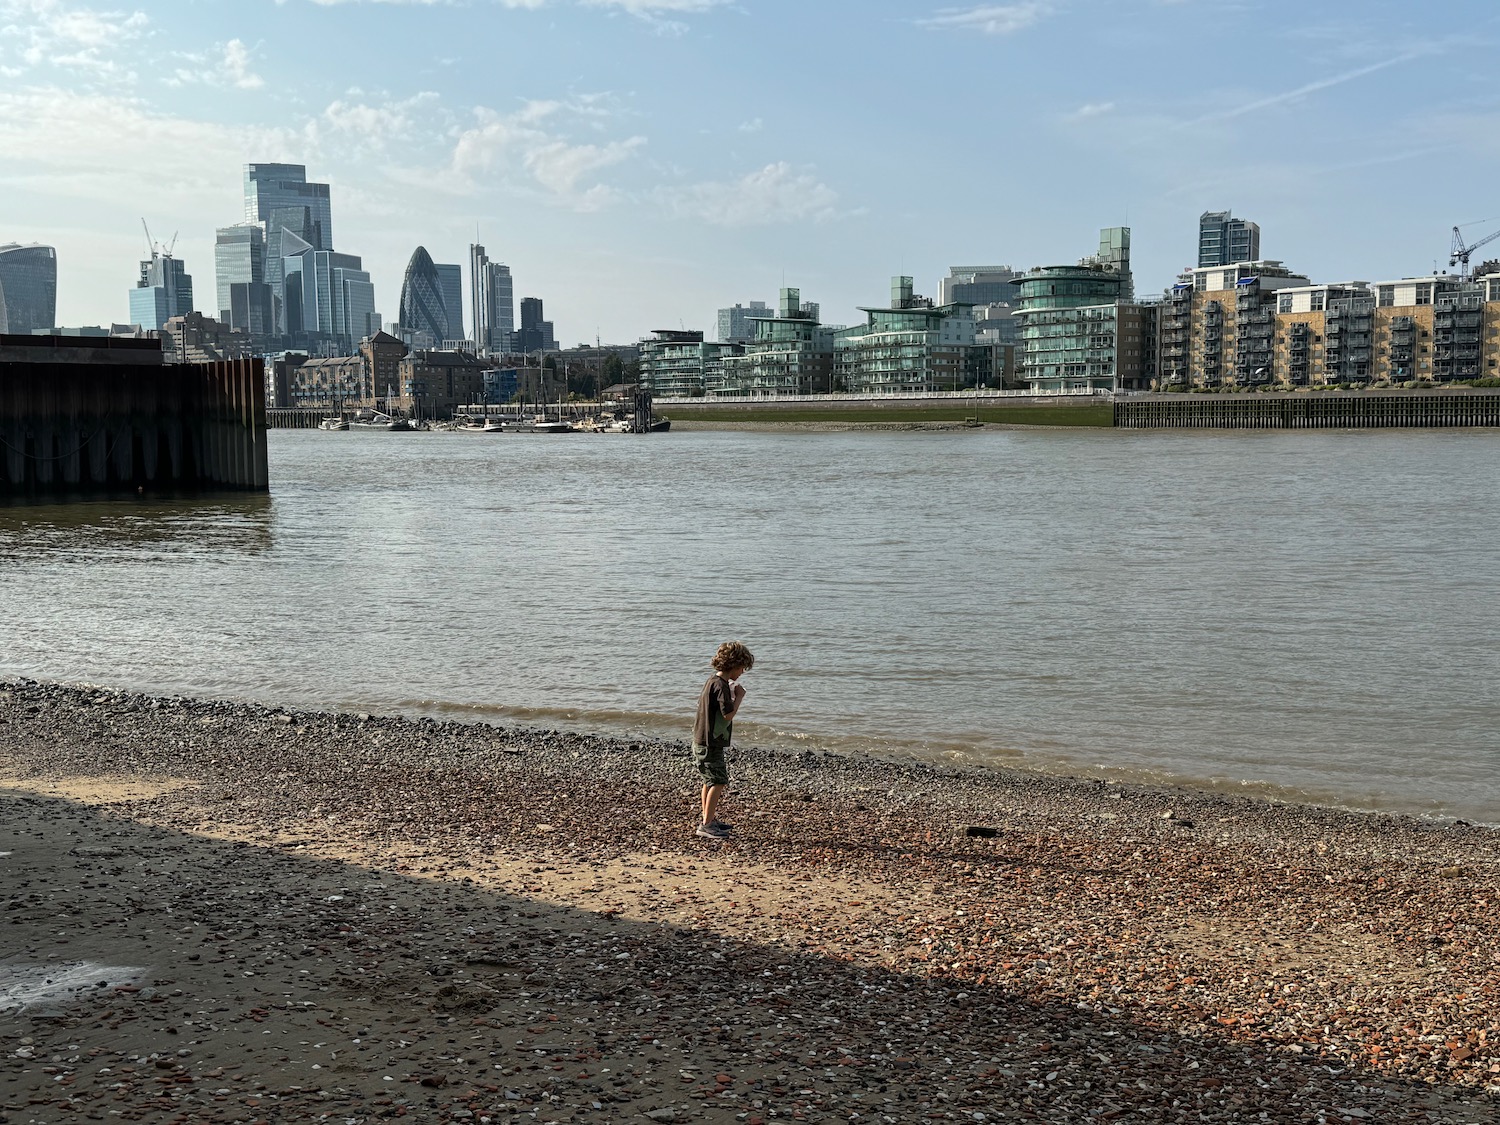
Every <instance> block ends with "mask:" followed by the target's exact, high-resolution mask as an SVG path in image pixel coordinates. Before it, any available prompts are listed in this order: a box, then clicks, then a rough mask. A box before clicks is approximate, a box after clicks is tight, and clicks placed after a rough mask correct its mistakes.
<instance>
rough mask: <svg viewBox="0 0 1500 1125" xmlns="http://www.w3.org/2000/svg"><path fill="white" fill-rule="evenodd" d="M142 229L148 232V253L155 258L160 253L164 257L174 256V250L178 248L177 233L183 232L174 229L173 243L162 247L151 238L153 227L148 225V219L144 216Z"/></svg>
mask: <svg viewBox="0 0 1500 1125" xmlns="http://www.w3.org/2000/svg"><path fill="white" fill-rule="evenodd" d="M141 229H142V230H143V231H145V232H146V253H147V254H149V255H150V256H151V257H153V258H154V257H156V256H157V255H158V254H160V255H161V256H162V257H163V258H170V257H171V256H172V251H174V250H176V249H177V235H178V234H179V233H181V232H179V231H175V230H174V231H173V232H172V243H171V245H170V246H166V247H162V246H160V245H158V244H157V243H156V242H155V241H154V240H153V239H152V238H151V228H150V227H148V226H147V225H146V219H145V217H144V216H142V218H141Z"/></svg>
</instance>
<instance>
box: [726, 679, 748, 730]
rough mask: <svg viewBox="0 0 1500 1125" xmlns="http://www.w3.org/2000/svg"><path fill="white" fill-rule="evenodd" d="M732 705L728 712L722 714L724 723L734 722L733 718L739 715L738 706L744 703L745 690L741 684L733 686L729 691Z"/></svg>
mask: <svg viewBox="0 0 1500 1125" xmlns="http://www.w3.org/2000/svg"><path fill="white" fill-rule="evenodd" d="M730 699H731V700H732V703H731V705H730V708H729V710H728V711H725V712H724V721H725V722H726V723H732V722H734V717H735V716H736V715H738V714H739V713H740V705H741V704H742V703H744V702H745V689H744V687H743V685H741V684H735V685H734V687H733V688H732V689H731V691H730Z"/></svg>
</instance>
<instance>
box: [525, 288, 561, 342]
mask: <svg viewBox="0 0 1500 1125" xmlns="http://www.w3.org/2000/svg"><path fill="white" fill-rule="evenodd" d="M543 315H544V314H543V312H542V299H541V298H540V297H522V298H521V330H520V331H519V332H517V333H515V336H516V345H515V349H514V350H516V351H518V352H535V351H549V352H550V351H554V350H555V349H556V348H557V340H556V338H555V337H554V336H553V333H552V322H551V321H550V320H543V319H542V317H543Z"/></svg>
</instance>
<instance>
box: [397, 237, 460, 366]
mask: <svg viewBox="0 0 1500 1125" xmlns="http://www.w3.org/2000/svg"><path fill="white" fill-rule="evenodd" d="M401 330H402V331H403V332H411V333H417V332H426V333H429V334H430V335H431V336H432V343H433V346H434V347H438V346H441V344H442V342H443V341H444V340H446V339H449V338H450V335H449V332H448V311H447V309H446V308H445V307H444V305H443V283H442V281H441V280H440V279H439V278H438V272H437V267H436V266H435V265H433V264H432V255H431V254H429V253H427V247H425V246H418V247H417V249H416V251H415V253H413V254H412V256H411V261H409V262H408V263H406V277H405V278H404V279H403V280H402V282H401Z"/></svg>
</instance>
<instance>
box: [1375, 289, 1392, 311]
mask: <svg viewBox="0 0 1500 1125" xmlns="http://www.w3.org/2000/svg"><path fill="white" fill-rule="evenodd" d="M1378 292H1379V294H1380V299H1379V304H1380V307H1381V308H1390V307H1391V306H1392V305H1394V304H1395V303H1396V287H1395V286H1394V285H1382V286H1380V288H1379V290H1378Z"/></svg>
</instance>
